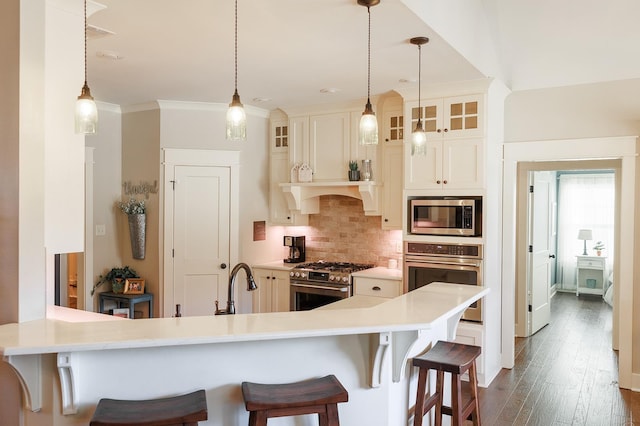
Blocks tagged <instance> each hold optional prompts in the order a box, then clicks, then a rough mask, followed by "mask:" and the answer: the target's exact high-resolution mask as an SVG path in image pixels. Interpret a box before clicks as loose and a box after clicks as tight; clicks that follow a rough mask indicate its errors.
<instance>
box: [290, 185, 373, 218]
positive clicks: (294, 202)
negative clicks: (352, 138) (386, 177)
mask: <svg viewBox="0 0 640 426" xmlns="http://www.w3.org/2000/svg"><path fill="white" fill-rule="evenodd" d="M378 186H379V185H378V184H377V183H376V182H374V181H335V182H305V183H281V184H280V188H281V189H282V192H283V194H284V197H285V199H286V200H287V204H288V205H289V209H290V210H294V211H297V212H300V213H301V214H316V213H319V212H320V202H319V198H320V196H321V195H344V196H347V197H352V198H357V199H359V200H362V208H363V210H364V214H365V216H380V209H379V206H378Z"/></svg>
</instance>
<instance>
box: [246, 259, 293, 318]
mask: <svg viewBox="0 0 640 426" xmlns="http://www.w3.org/2000/svg"><path fill="white" fill-rule="evenodd" d="M253 276H254V279H255V280H256V285H257V286H258V288H257V289H256V290H255V291H254V292H252V298H253V313H256V314H257V313H265V312H288V311H289V271H283V270H280V269H263V268H253Z"/></svg>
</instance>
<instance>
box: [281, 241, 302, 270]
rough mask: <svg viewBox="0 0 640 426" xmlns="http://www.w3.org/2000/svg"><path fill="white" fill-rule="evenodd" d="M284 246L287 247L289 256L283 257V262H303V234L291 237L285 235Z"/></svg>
mask: <svg viewBox="0 0 640 426" xmlns="http://www.w3.org/2000/svg"><path fill="white" fill-rule="evenodd" d="M284 246H285V247H289V256H288V257H287V258H286V259H284V262H285V263H300V262H304V236H302V237H293V236H290V235H285V236H284Z"/></svg>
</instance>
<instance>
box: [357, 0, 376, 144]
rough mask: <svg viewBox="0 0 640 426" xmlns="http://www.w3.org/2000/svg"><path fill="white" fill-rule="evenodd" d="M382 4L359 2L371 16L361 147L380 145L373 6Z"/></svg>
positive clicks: (361, 124) (364, 0) (371, 1)
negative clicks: (373, 96)
mask: <svg viewBox="0 0 640 426" xmlns="http://www.w3.org/2000/svg"><path fill="white" fill-rule="evenodd" d="M378 3H380V0H358V4H359V5H361V6H366V7H367V14H368V16H369V33H368V38H367V104H366V105H365V106H364V112H363V113H362V117H361V118H360V134H359V140H360V145H377V144H378V120H377V119H376V114H375V113H374V112H373V107H372V106H371V100H370V98H371V10H370V7H371V6H375V5H377V4H378Z"/></svg>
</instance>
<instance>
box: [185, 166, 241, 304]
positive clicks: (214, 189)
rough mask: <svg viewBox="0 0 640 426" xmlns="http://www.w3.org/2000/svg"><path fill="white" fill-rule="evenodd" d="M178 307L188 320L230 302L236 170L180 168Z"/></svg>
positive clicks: (223, 168) (199, 167) (195, 167)
mask: <svg viewBox="0 0 640 426" xmlns="http://www.w3.org/2000/svg"><path fill="white" fill-rule="evenodd" d="M175 181H176V184H175V190H174V205H173V211H174V258H173V259H174V277H173V283H174V284H173V298H174V303H173V304H181V305H182V313H183V315H185V316H187V315H188V316H194V315H213V313H214V311H215V306H214V304H215V301H216V300H218V301H219V304H220V306H221V307H224V306H226V303H227V285H228V278H229V268H228V263H229V209H230V200H229V196H230V191H229V188H230V169H229V168H227V167H202V166H176V167H175Z"/></svg>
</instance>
